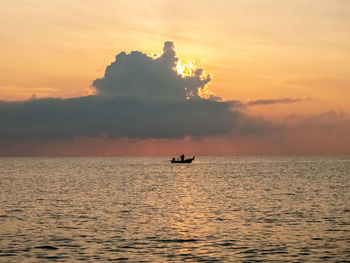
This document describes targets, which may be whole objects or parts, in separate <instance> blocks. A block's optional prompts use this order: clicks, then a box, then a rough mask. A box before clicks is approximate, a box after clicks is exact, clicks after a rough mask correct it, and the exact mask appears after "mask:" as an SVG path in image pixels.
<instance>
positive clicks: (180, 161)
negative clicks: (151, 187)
mask: <svg viewBox="0 0 350 263" xmlns="http://www.w3.org/2000/svg"><path fill="white" fill-rule="evenodd" d="M193 160H194V157H193V158H191V159H185V160H174V159H173V160H171V161H170V162H171V163H192V161H193Z"/></svg>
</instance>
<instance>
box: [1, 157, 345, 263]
mask: <svg viewBox="0 0 350 263" xmlns="http://www.w3.org/2000/svg"><path fill="white" fill-rule="evenodd" d="M169 159H170V158H164V157H161V158H1V159H0V262H54V261H57V262H80V261H88V262H95V261H96V262H109V261H117V262H118V261H119V262H350V158H348V157H342V158H338V157H244V158H233V157H231V158H213V157H210V158H207V157H198V158H197V159H196V160H195V161H194V163H192V164H170V162H169Z"/></svg>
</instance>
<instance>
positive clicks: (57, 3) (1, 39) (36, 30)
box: [0, 0, 350, 156]
mask: <svg viewBox="0 0 350 263" xmlns="http://www.w3.org/2000/svg"><path fill="white" fill-rule="evenodd" d="M0 7H1V9H0V10H1V11H0V12H1V15H0V58H1V59H0V156H56V155H58V156H62V155H74V156H85V155H98V156H105V155H107V156H109V155H174V154H179V153H182V152H184V153H186V154H191V155H192V154H195V155H281V154H282V155H313V154H325V155H333V154H341V155H343V154H350V140H349V139H348V135H349V134H350V117H349V114H350V48H349V47H350V1H348V0H322V1H320V0H293V1H290V0H288V1H287V0H279V1H275V0H218V1H209V0H202V1H194V0H189V1H170V0H159V1H155V0H148V1H141V0H134V1H121V0H114V1H112V0H100V1H92V0H84V1H82V0H76V1H66V0H46V1H43V0H13V1H5V0H0Z"/></svg>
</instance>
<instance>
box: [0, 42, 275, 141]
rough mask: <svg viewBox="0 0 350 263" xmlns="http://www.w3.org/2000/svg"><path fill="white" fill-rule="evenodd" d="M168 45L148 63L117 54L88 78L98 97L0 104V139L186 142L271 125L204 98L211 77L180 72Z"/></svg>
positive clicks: (135, 55) (141, 57)
mask: <svg viewBox="0 0 350 263" xmlns="http://www.w3.org/2000/svg"><path fill="white" fill-rule="evenodd" d="M177 62H178V58H177V57H176V53H175V50H174V44H173V43H172V42H165V44H164V49H163V53H162V55H161V56H160V57H158V58H156V59H153V58H152V57H150V56H147V55H146V54H144V53H141V52H138V51H133V52H131V53H129V54H126V53H125V52H121V53H120V54H118V55H117V56H116V59H115V61H114V62H112V63H111V64H110V65H109V66H107V68H106V70H105V74H104V76H103V77H102V78H99V79H96V80H94V81H93V86H94V87H95V88H96V94H95V95H91V96H84V97H79V98H71V99H55V98H46V99H36V98H32V99H31V100H28V101H23V102H0V123H1V126H0V140H18V139H62V138H74V137H101V136H102V137H107V138H122V137H127V138H140V139H145V138H183V137H185V136H193V137H204V136H212V135H222V134H234V135H242V134H254V133H260V132H263V131H264V130H265V129H266V127H268V124H266V123H265V122H264V121H262V120H259V119H252V118H249V117H247V116H245V115H244V114H242V113H240V112H239V111H234V110H232V105H233V102H224V101H218V100H213V99H204V98H201V97H200V96H199V91H200V90H201V89H204V88H205V86H206V85H207V84H208V83H209V82H210V80H211V79H210V76H209V75H204V74H203V70H202V69H197V70H196V71H195V72H193V74H192V75H190V76H182V75H180V74H178V72H177V71H176V69H175V67H176V65H177Z"/></svg>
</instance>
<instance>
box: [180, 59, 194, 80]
mask: <svg viewBox="0 0 350 263" xmlns="http://www.w3.org/2000/svg"><path fill="white" fill-rule="evenodd" d="M196 69H197V66H196V63H195V61H189V62H187V63H184V62H182V61H181V59H179V60H178V61H177V64H176V71H177V73H178V74H179V75H181V76H182V77H191V76H193V75H194V73H195V71H196Z"/></svg>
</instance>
